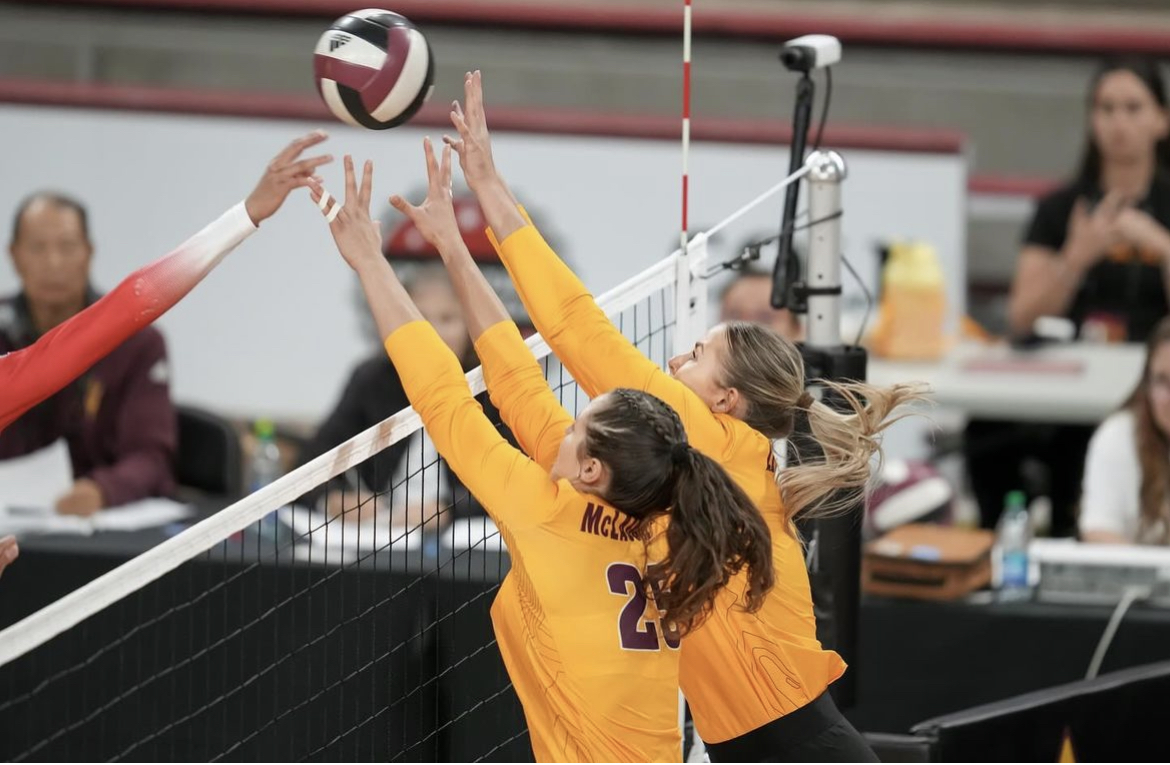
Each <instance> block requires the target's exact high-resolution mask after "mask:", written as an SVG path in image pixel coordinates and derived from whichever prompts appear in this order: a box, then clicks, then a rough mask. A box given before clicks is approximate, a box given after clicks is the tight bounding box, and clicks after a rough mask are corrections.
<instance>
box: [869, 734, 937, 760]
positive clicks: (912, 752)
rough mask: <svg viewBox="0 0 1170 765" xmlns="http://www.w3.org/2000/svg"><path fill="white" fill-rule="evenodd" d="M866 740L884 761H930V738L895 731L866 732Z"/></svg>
mask: <svg viewBox="0 0 1170 765" xmlns="http://www.w3.org/2000/svg"><path fill="white" fill-rule="evenodd" d="M863 735H864V736H865V741H866V743H867V744H869V746H870V748H871V749H873V753H874V754H876V755H877V758H878V759H879V760H881V761H882V762H930V755H931V744H932V743H933V742H932V741H931V740H930V739H928V738H925V737H923V736H904V735H898V734H895V733H865V734H863Z"/></svg>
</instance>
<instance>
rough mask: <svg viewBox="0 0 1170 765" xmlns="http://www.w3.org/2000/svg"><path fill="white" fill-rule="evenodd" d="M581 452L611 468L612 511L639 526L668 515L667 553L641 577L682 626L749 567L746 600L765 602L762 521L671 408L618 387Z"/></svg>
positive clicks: (767, 539) (767, 543) (767, 545)
mask: <svg viewBox="0 0 1170 765" xmlns="http://www.w3.org/2000/svg"><path fill="white" fill-rule="evenodd" d="M584 450H585V454H586V456H589V457H594V458H596V459H598V460H600V461H601V462H602V463H603V464H604V465H605V466H606V467H607V468H608V470H609V483H608V486H607V488H606V490H605V492H604V494H605V496H603V497H602V499H604V500H605V501H606V502H608V503H610V504H611V505H613V507H614V508H616V509H618V510H620V511H622V512H623V513H625V514H627V515H629V516H632V517H634V518H637V519H639V520H640V521H641V525H642V527H643V528H645V527H646V525H647V523H648V521H649V520H650V519H653V518H655V517H658V516H660V515H663V514H664V513H666V512H667V511H668V510H669V511H670V524H669V526H668V528H667V530H666V541H667V545H668V547H669V552H668V553H667V554H666V557H665V558H663V559H662V560H660V561H658V562H657V563H654V564H653V565H651V566H650V567H649V569H648V570H647V576H646V582H647V590H648V593H647V594H648V595H650V596H651V597H655V600H656V602H657V605H658V607H659V609H660V610H661V611H663V612H664V613H665V614H666V616H667V617H668V618H669V619H670V621H671V622H673V623H674V624H675V625H676V627H677V628H678V629H680V630H681V631H683V632H685V631H687V630H688V629H692V628H693V627H694V626H696V625H697V624H699V623H700V622H701V621H702V619H703V618H705V617H706V615H707V614H708V613H709V612H710V610H711V608H712V607H713V605H714V600H715V597H716V595H717V594H718V592H719V590H721V589H722V588H723V587H725V586H726V585H727V584H728V583H729V582H730V581H731V579H732V578H733V577H734V576H736V575H737V574H738V573H740V572H741V571H743V570H745V569H746V570H747V583H746V586H745V587H744V592H743V594H742V600H743V602H744V604H745V605H746V607H747V609H748V610H750V611H754V610H756V609H758V608H759V607H760V606H761V605H762V604H763V599H764V595H765V593H767V591H768V590H769V589H770V588H771V586H772V584H773V580H774V574H773V570H772V545H771V535H770V533H769V531H768V526H767V524H766V523H765V522H764V519H763V517H761V516H760V513H759V510H757V509H756V507H755V505H754V504H753V503H752V501H751V500H750V499H749V498H748V496H747V494H745V493H744V491H743V490H742V489H741V488H739V486H738V485H736V484H735V482H733V481H732V480H731V478H730V477H729V476H728V475H727V472H726V471H724V470H723V468H722V467H720V466H719V465H718V464H717V463H716V462H714V461H713V460H711V459H710V458H709V457H707V456H705V455H703V454H702V453H700V452H699V451H698V450H696V449H694V448H693V447H691V445H690V443H689V442H688V440H687V433H686V429H685V428H684V427H683V424H682V420H680V419H679V416H678V414H677V413H676V412H675V411H674V410H673V409H671V408H670V407H669V406H667V405H666V404H665V403H663V402H662V401H660V400H659V399H657V398H655V397H654V396H651V395H650V394H648V393H644V392H642V391H635V390H630V389H626V388H618V389H616V390H614V391H612V392H610V393H609V394H607V395H606V396H605V397H604V400H602V401H599V402H598V404H597V405H595V407H594V409H593V411H592V414H591V416H590V417H589V419H588V421H587V423H586V428H585V443H584ZM655 589H657V590H658V591H657V593H655V592H654V590H655Z"/></svg>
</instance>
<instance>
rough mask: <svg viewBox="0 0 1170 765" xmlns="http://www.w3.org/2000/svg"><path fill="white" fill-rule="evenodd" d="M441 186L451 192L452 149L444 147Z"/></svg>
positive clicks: (440, 169) (440, 170)
mask: <svg viewBox="0 0 1170 765" xmlns="http://www.w3.org/2000/svg"><path fill="white" fill-rule="evenodd" d="M439 185H440V186H442V187H443V188H444V189H446V190H447V191H450V190H451V147H450V146H449V145H447V146H444V147H443V163H442V164H441V165H440V166H439Z"/></svg>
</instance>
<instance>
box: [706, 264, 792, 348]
mask: <svg viewBox="0 0 1170 765" xmlns="http://www.w3.org/2000/svg"><path fill="white" fill-rule="evenodd" d="M771 300H772V275H771V274H770V273H767V272H765V271H756V270H751V269H745V270H743V271H741V272H740V273H739V274H737V275H736V277H735V279H734V280H732V281H731V282H730V283H729V284H728V285H727V286H726V287H724V288H723V293H722V294H721V295H720V297H719V320H720V321H748V322H751V323H753V324H762V325H763V326H765V327H771V328H772V329H774V330H776V332H778V333H779V334H780V335H781V336H782V337H784V338H785V339H787V340H791V341H792V342H799V341H800V340H803V339H804V330H803V329H802V328H801V326H800V319H799V318H797V316H796V314H794V313H792V312H791V311H789V310H788V309H787V308H781V309H779V310H777V309H775V308H773V307H772V303H771Z"/></svg>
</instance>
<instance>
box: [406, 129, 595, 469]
mask: <svg viewBox="0 0 1170 765" xmlns="http://www.w3.org/2000/svg"><path fill="white" fill-rule="evenodd" d="M423 154H424V155H425V157H426V165H427V186H428V188H427V198H426V199H425V200H424V201H423V203H422V204H421V205H418V206H417V207H416V206H414V205H412V204H410V203H408V202H407V201H406V200H404V199H403V198H402V197H400V196H397V195H395V196H393V197H391V198H390V204H392V205H393V206H394V208H395V209H396V210H398V211H399V212H401V213H403V214H404V215H406V216H407V217H409V218H410V219H411V221H412V222H413V223H414V225H415V228H416V229H417V230H418V231H419V233H421V234H422V236H423V237H424V238H425V239H426V240H427V242H429V243H430V244H431V246H433V247H434V248H435V249H437V250H438V251H439V255H440V256H441V257H442V259H443V264H444V265H446V266H447V272H448V273H449V274H450V276H451V284H452V286H453V287H454V288H455V294H456V295H458V296H459V302H460V303H462V304H463V315H464V317H465V318H466V320H467V329H468V331H469V333H470V334H471V339H472V340H473V341H474V342H475V349H476V352H477V353H478V355H479V358H480V361H482V362H483V375H484V382H486V383H487V388H488V393H489V394H490V395H491V399H492V403H494V404H495V405H496V407H498V408H499V410H500V417H501V418H502V419H503V421H504V424H506V425H507V426H508V427H509V428H510V429H511V430H512V433H513V434H515V436H516V439H517V441H519V443H520V447H521V448H522V449H524V451H525V452H526V453H527V454H528V455H529V456H531V457H532V458H533V459H535V460H536V462H537V464H539V465H540V466H541V467H543V468H545V469H546V470H548V469H551V468H552V464H553V462H554V461H555V460H556V455H557V449H558V448H559V447H560V443H561V439H562V438H564V434H565V428H567V427H568V426H569V425H570V424H571V423H572V421H573V418H572V417H571V416H569V413H568V412H566V411H565V410H564V408H563V407H561V405H560V402H558V401H557V398H556V396H555V395H553V392H552V391H551V390H549V387H548V384H547V382H546V381H545V379H544V375H543V374H542V373H541V371H540V366H539V365H538V364H537V363H536V359H535V358H533V356H532V353H531V351H530V350H529V349H528V346H526V345H525V344H524V341H523V339H521V337H520V332H519V330H517V329H516V325H515V324H514V323H513V322H512V319H511V318H510V317H509V316H508V311H507V309H506V308H504V304H503V303H502V302H501V301H500V298H499V296H498V295H497V294H496V292H495V290H493V289H492V287H491V285H490V284H488V281H487V279H486V278H484V275H483V273H482V272H481V271H480V270H479V266H478V265H476V263H475V261H474V260H473V259H472V257H471V253H470V252H468V250H467V245H466V244H465V243H464V242H463V237H462V236H461V235H460V233H459V224H458V221H456V219H455V207H454V204H453V201H452V197H451V147H449V146H445V147H444V148H443V157H442V161H441V162H437V161H436V160H435V155H434V151H433V150H432V148H431V143H430V140H429V139H425V140H424V141H423Z"/></svg>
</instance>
